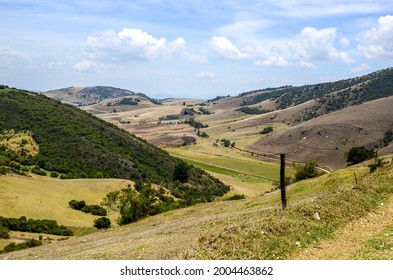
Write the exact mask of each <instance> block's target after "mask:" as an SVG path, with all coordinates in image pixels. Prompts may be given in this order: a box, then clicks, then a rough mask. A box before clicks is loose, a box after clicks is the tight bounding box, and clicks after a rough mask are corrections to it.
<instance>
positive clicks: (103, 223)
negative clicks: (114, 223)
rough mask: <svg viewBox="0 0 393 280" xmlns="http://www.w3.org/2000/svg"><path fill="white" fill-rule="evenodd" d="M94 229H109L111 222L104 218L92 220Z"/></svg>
mask: <svg viewBox="0 0 393 280" xmlns="http://www.w3.org/2000/svg"><path fill="white" fill-rule="evenodd" d="M94 227H95V228H97V229H102V228H110V227H111V220H110V219H108V218H106V217H101V218H98V219H95V220H94Z"/></svg>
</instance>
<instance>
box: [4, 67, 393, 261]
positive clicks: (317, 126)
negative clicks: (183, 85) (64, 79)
mask: <svg viewBox="0 0 393 280" xmlns="http://www.w3.org/2000/svg"><path fill="white" fill-rule="evenodd" d="M391 85H393V69H391V68H388V69H385V70H381V71H377V72H374V73H371V74H368V75H365V76H361V77H357V78H353V79H348V80H343V81H337V82H334V83H324V84H318V85H307V86H301V87H292V86H285V87H280V88H269V89H263V90H262V89H261V90H255V91H252V92H245V93H241V94H239V95H237V96H221V97H217V98H214V99H211V100H202V99H186V98H181V99H174V98H170V99H164V100H154V99H151V98H149V97H148V96H146V95H144V94H137V93H134V92H131V91H125V90H121V89H116V88H112V87H88V88H68V89H61V90H55V91H51V92H49V93H44V94H43V95H36V94H34V93H29V92H22V91H18V90H16V89H9V88H5V89H3V91H2V92H0V97H1V98H3V103H2V104H3V107H2V108H3V110H4V112H5V113H4V114H3V115H2V116H0V131H1V132H2V135H3V136H2V139H7V140H3V142H1V141H0V144H1V145H2V147H3V150H2V151H1V152H2V154H0V163H1V162H3V163H1V164H0V165H4V167H3V170H5V171H7V172H5V173H7V174H6V175H0V201H1V211H0V212H1V216H4V217H14V218H19V217H20V216H26V217H28V218H34V219H47V218H51V219H54V220H56V221H57V222H59V224H62V225H65V226H67V227H70V228H71V229H73V230H74V233H75V234H74V236H71V237H68V238H66V239H67V240H63V241H61V242H52V243H50V244H44V246H39V247H36V248H31V249H28V250H21V251H15V252H11V253H6V254H0V258H3V259H307V258H311V259H331V258H333V259H334V258H343V259H378V258H381V259H393V251H392V247H393V245H392V244H393V243H392V242H393V241H392V239H391V226H392V224H393V220H392V217H391V213H390V212H391V209H390V208H391V199H392V195H391V194H392V185H393V184H392V183H393V181H392V178H393V175H392V174H393V173H392V172H393V165H392V156H391V154H393V143H392V140H393V139H391V138H392V137H391V134H392V131H393V121H392V120H393V115H392V110H390V108H392V107H393V91H391V90H390V88H393V87H390V86H391ZM44 95H48V96H50V98H47V97H44ZM55 100H57V101H55ZM60 101H61V102H60ZM62 103H67V104H71V105H72V106H71V105H65V104H62ZM0 104H1V103H0ZM32 104H33V105H32ZM76 107H78V108H76ZM15 116H17V117H16V118H15ZM70 116H72V117H70ZM93 116H94V117H93ZM11 130H15V133H16V134H15V135H16V136H6V135H7V133H10V131H11ZM23 133H24V134H23ZM19 135H22V136H21V138H20V140H18V141H19V142H18V141H16V140H15V141H14V140H13V139H14V138H15V139H16V138H17V137H19ZM23 135H24V136H23ZM59 135H61V136H63V139H62V140H61V141H57V140H56V139H58V138H57V137H59ZM26 137H27V138H26ZM22 139H24V140H22ZM0 140H1V139H0ZM22 141H23V143H24V144H23V145H22ZM360 146H361V147H365V148H367V149H370V150H373V153H374V152H375V151H376V152H377V154H376V156H375V159H369V160H368V161H364V160H362V161H363V162H362V163H360V164H357V165H354V166H350V167H347V159H346V156H347V152H348V151H349V150H350V149H351V148H352V147H360ZM18 147H19V148H18ZM20 147H23V149H22V150H21V149H20ZM10 151H13V152H10ZM30 151H35V152H34V153H33V154H31V156H28V153H29V152H30ZM280 153H284V154H286V156H287V165H286V176H287V177H288V178H287V179H288V186H287V195H288V201H289V209H287V210H286V211H282V210H281V200H280V194H279V191H277V188H278V186H279V184H278V182H279V179H280V174H279V168H280V166H279V160H278V159H279V154H280ZM377 157H379V161H377V159H376V158H377ZM309 162H315V163H316V164H317V167H318V168H319V171H320V173H321V174H318V175H320V176H319V177H316V178H309V179H306V180H303V179H301V180H299V181H296V180H295V179H294V178H295V177H296V176H297V173H298V172H299V168H300V167H301V166H303V164H305V163H309ZM377 162H378V165H377ZM372 164H374V165H375V170H372V169H371V167H369V165H372ZM17 165H19V168H20V169H17V170H27V171H26V172H27V174H18V172H16V171H15V166H17ZM0 167H2V166H0ZM34 168H36V169H37V168H38V169H40V170H41V171H43V172H44V173H45V174H44V175H43V176H42V175H41V176H39V175H37V174H34V173H33V170H34ZM321 171H323V172H321ZM15 172H16V173H15ZM53 172H56V173H58V176H59V177H55V178H51V177H50V174H51V173H53ZM322 173H324V174H322ZM22 175H28V176H22ZM29 176H30V177H29ZM61 176H62V177H61ZM60 178H62V179H60ZM138 182H145V183H146V184H152V186H151V187H150V185H143V184H144V183H142V185H138V184H140V183H138ZM136 184H137V187H134V186H135V185H136ZM128 186H130V188H128ZM125 189H132V190H136V192H135V193H134V195H136V196H137V197H138V199H139V198H140V199H144V198H146V199H147V200H146V201H150V202H144V203H147V204H146V205H149V207H150V208H151V209H153V210H151V209H149V210H147V211H152V212H149V213H152V214H145V215H144V216H143V218H141V219H138V221H136V222H133V223H131V224H123V225H121V226H119V225H117V224H116V221H117V220H118V218H119V213H116V212H114V211H109V212H108V218H110V220H111V221H112V227H111V228H110V229H106V230H100V229H96V228H94V227H93V220H95V219H96V218H97V217H94V216H92V215H86V214H85V213H82V212H80V211H75V210H74V209H71V208H70V207H69V206H68V202H69V201H70V200H71V199H77V200H81V199H83V200H85V201H86V202H87V203H88V204H100V203H102V202H103V199H104V198H105V197H106V196H107V195H108V194H109V193H112V195H114V196H113V197H116V194H115V193H116V192H118V193H120V192H121V191H122V190H125ZM143 196H146V197H143ZM233 197H236V200H232V199H233ZM107 198H108V196H107ZM156 203H157V204H159V207H157V209H160V210H159V211H158V212H154V211H156V210H154V209H156V208H155V207H156V206H155V204H156ZM54 209H55V210H54ZM108 210H110V209H108ZM316 213H317V214H318V217H320V219H315V218H314V217H315V214H316ZM382 217H386V220H385V221H384V223H383V224H381V226H380V227H376V226H375V225H376V223H375V222H374V220H373V219H374V218H375V219H376V220H378V219H379V220H382V219H383V218H382ZM363 224H365V227H367V228H369V230H368V234H364V235H362V237H361V238H359V239H356V238H353V235H356V233H357V232H358V231H359V232H360V231H363V230H364V228H362V227H361V226H360V225H363ZM351 230H352V231H354V232H352V231H351ZM364 231H365V232H367V230H364ZM386 234H387V235H386ZM35 237H37V236H36V235H35ZM11 238H14V239H13V240H17V241H18V240H19V241H20V240H23V239H24V238H21V237H20V233H18V232H11ZM1 241H2V243H0V249H1V246H2V245H4V246H5V245H6V243H7V242H4V240H3V239H1ZM19 241H18V242H19ZM340 242H342V243H340ZM346 242H349V244H352V245H351V246H352V247H353V248H356V250H352V251H351V254H347V255H345V253H344V249H345V248H346V247H345V246H343V245H342V244H344V243H346ZM370 243H372V244H378V246H379V245H381V244H382V245H383V246H382V245H381V246H382V247H380V248H379V249H378V248H377V247H376V246H374V247H372V246H371V247H370V246H369V245H367V244H370ZM340 244H341V245H340ZM261 248H263V249H261ZM320 248H326V250H322V249H320ZM333 248H334V249H333ZM333 251H334V252H333ZM333 253H334V254H333Z"/></svg>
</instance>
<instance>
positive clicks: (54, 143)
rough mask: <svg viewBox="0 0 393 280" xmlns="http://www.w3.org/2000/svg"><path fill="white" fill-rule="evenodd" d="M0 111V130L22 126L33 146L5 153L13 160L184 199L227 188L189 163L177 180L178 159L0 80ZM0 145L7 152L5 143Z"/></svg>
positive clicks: (78, 111)
mask: <svg viewBox="0 0 393 280" xmlns="http://www.w3.org/2000/svg"><path fill="white" fill-rule="evenodd" d="M0 111H1V115H0V132H1V133H4V132H5V131H10V130H13V131H15V132H23V131H25V132H26V131H28V132H29V134H31V135H32V138H33V139H34V141H35V142H36V143H37V144H38V146H39V153H38V154H37V155H36V156H28V155H26V154H25V155H22V154H17V155H14V156H13V157H10V156H8V157H9V158H10V159H11V161H13V162H15V161H16V163H15V164H21V165H23V164H30V165H32V164H35V165H37V166H38V167H39V168H42V169H44V170H47V171H56V172H59V173H61V174H63V177H64V178H85V177H87V178H99V177H104V178H123V179H132V180H136V179H138V180H144V181H148V182H152V183H156V184H160V185H163V186H165V187H167V188H169V189H171V190H172V191H173V192H174V193H176V196H178V197H181V198H184V199H186V198H188V199H190V196H191V197H193V199H196V200H201V199H206V197H208V198H209V199H210V198H211V197H212V196H216V195H222V194H224V193H225V192H227V191H228V187H227V186H225V185H224V184H223V183H221V182H220V181H218V180H217V179H215V178H213V177H211V176H210V175H208V174H207V173H206V172H204V171H202V170H201V169H197V168H193V167H192V166H189V167H188V168H189V170H188V173H187V174H188V178H187V180H183V181H184V182H180V181H179V180H178V179H176V176H175V169H176V166H177V165H178V164H179V163H180V162H181V160H179V159H176V158H173V157H171V156H170V155H169V154H168V153H167V152H165V151H163V150H161V149H159V148H157V147H155V146H153V145H151V144H148V143H147V142H146V141H145V140H143V139H141V138H138V137H135V136H133V135H130V134H129V133H127V132H126V131H124V130H122V129H119V128H118V127H117V126H114V125H112V124H109V123H107V122H105V121H103V120H101V119H98V118H96V117H93V116H92V115H91V114H89V113H86V112H85V111H83V110H81V109H78V108H76V107H74V106H71V105H67V104H63V103H61V102H59V101H56V100H54V99H52V98H48V97H46V96H44V95H39V94H35V93H31V92H27V91H22V90H17V89H11V88H8V87H6V86H1V88H0ZM2 151H3V153H4V154H5V156H7V155H9V153H8V152H7V149H5V150H4V148H3V149H2ZM7 153H8V154H7ZM11 154H12V153H11Z"/></svg>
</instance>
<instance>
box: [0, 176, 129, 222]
mask: <svg viewBox="0 0 393 280" xmlns="http://www.w3.org/2000/svg"><path fill="white" fill-rule="evenodd" d="M128 184H131V185H132V184H133V182H131V181H127V180H121V179H73V180H60V179H54V178H50V177H41V176H37V175H33V176H32V177H25V176H19V175H3V176H0V202H1V203H0V213H1V216H3V217H7V218H19V217H21V216H26V217H27V218H34V219H51V220H56V221H57V222H58V223H59V224H62V225H65V226H69V227H77V228H84V227H87V228H89V227H90V228H92V227H93V221H94V219H96V218H97V216H93V215H90V214H86V213H83V212H81V211H76V210H73V209H71V208H69V207H68V202H69V201H70V200H72V199H76V200H85V201H86V203H87V204H100V203H101V200H102V198H103V197H105V195H106V194H107V193H109V192H111V191H115V190H120V189H121V188H124V187H127V185H128ZM116 217H117V216H116V215H115V214H114V213H110V214H109V218H110V219H111V220H112V223H113V224H115V225H116V223H115V219H116Z"/></svg>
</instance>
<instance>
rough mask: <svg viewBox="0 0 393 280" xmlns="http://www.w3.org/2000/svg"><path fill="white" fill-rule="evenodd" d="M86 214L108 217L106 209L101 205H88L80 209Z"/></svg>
mask: <svg viewBox="0 0 393 280" xmlns="http://www.w3.org/2000/svg"><path fill="white" fill-rule="evenodd" d="M80 210H81V211H82V212H84V213H91V214H92V215H95V216H106V214H107V212H106V209H105V208H103V207H101V206H99V205H86V206H85V207H83V208H82V209H80Z"/></svg>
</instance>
